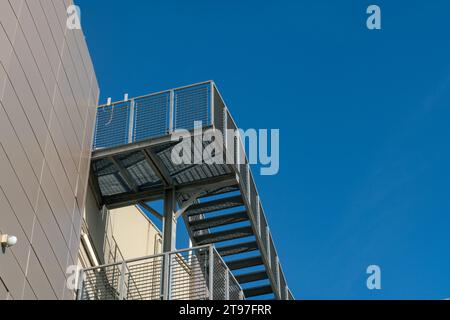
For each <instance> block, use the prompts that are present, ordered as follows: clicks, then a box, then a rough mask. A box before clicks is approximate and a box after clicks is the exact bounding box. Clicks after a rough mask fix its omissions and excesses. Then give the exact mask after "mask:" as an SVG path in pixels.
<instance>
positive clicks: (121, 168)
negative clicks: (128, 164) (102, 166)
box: [108, 157, 139, 192]
mask: <svg viewBox="0 0 450 320" xmlns="http://www.w3.org/2000/svg"><path fill="white" fill-rule="evenodd" d="M108 159H109V160H110V161H111V162H112V163H114V165H115V166H116V167H117V169H119V172H120V173H121V177H122V178H123V179H124V180H125V183H126V184H127V185H128V187H129V188H130V190H131V191H133V192H138V190H139V188H138V186H137V185H136V184H135V182H134V180H133V178H132V177H131V176H130V173H129V172H128V170H127V169H126V168H125V167H124V166H123V165H122V164H121V163H120V162H119V161H117V160H116V158H115V157H109V158H108Z"/></svg>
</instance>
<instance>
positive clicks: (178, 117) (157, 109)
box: [93, 81, 214, 150]
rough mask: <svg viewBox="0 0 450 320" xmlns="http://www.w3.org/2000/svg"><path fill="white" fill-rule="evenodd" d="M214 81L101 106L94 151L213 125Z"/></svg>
mask: <svg viewBox="0 0 450 320" xmlns="http://www.w3.org/2000/svg"><path fill="white" fill-rule="evenodd" d="M212 87H213V83H212V82H211V81H208V82H204V83H200V84H195V85H191V86H187V87H182V88H179V89H173V90H168V91H164V92H160V93H155V94H150V95H146V96H142V97H138V98H134V99H131V100H129V101H122V102H118V103H115V104H112V105H105V106H100V107H99V108H98V112H97V120H96V126H95V139H94V146H93V147H94V150H98V149H104V148H112V147H116V146H120V145H125V144H128V143H133V142H138V141H142V140H145V139H149V138H156V137H160V136H162V135H165V134H168V133H170V132H171V131H173V130H176V129H185V130H191V129H194V125H195V122H201V123H202V126H203V127H206V126H209V125H211V124H212V115H213V112H214V111H213V100H212V99H213V98H212V97H213V95H212Z"/></svg>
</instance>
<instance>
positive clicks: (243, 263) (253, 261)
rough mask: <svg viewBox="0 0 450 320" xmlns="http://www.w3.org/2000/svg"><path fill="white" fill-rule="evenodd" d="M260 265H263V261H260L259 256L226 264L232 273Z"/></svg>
mask: <svg viewBox="0 0 450 320" xmlns="http://www.w3.org/2000/svg"><path fill="white" fill-rule="evenodd" d="M262 264H263V260H262V258H261V256H257V257H251V258H243V259H239V260H233V261H228V262H227V266H228V269H230V270H232V271H234V270H239V269H245V268H250V267H256V266H260V265H262Z"/></svg>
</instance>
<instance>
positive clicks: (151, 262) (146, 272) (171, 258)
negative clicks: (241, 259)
mask: <svg viewBox="0 0 450 320" xmlns="http://www.w3.org/2000/svg"><path fill="white" fill-rule="evenodd" d="M80 280H81V283H80V286H79V290H78V300H242V299H243V297H244V294H243V291H242V289H241V287H240V285H239V283H238V282H237V280H236V279H235V278H234V276H233V274H232V273H231V272H230V270H229V269H228V267H227V265H226V263H225V262H224V261H223V259H222V258H221V257H220V255H219V253H218V252H217V250H216V249H215V248H214V247H213V246H201V247H196V248H191V249H185V250H178V251H173V252H168V253H164V254H159V255H154V256H150V257H143V258H138V259H133V260H127V261H123V262H121V263H115V264H109V265H103V266H99V267H95V268H90V269H84V270H82V271H81V273H80Z"/></svg>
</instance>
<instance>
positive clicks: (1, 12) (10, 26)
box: [0, 0, 18, 42]
mask: <svg viewBox="0 0 450 320" xmlns="http://www.w3.org/2000/svg"><path fill="white" fill-rule="evenodd" d="M0 23H1V24H2V25H3V28H4V29H5V31H6V33H7V34H10V35H12V38H11V39H10V40H11V42H14V33H15V30H16V28H17V24H18V22H17V18H16V16H15V14H14V11H13V9H12V8H11V6H10V4H9V2H8V1H4V0H2V1H0Z"/></svg>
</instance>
